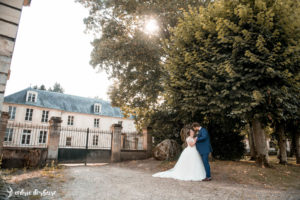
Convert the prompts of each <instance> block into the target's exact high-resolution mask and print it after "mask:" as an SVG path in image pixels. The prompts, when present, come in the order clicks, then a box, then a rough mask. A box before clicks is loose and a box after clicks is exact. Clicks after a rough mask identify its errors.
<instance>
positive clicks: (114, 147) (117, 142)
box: [111, 124, 122, 162]
mask: <svg viewBox="0 0 300 200" xmlns="http://www.w3.org/2000/svg"><path fill="white" fill-rule="evenodd" d="M121 133H122V125H121V124H113V125H112V142H111V162H119V161H121Z"/></svg>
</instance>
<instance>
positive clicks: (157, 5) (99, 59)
mask: <svg viewBox="0 0 300 200" xmlns="http://www.w3.org/2000/svg"><path fill="white" fill-rule="evenodd" d="M77 2H80V3H81V4H82V5H84V6H85V7H86V8H88V9H89V16H88V17H87V18H86V19H85V24H86V26H87V30H88V31H90V32H92V33H94V34H95V38H96V39H95V40H94V41H93V42H92V45H93V51H92V53H91V64H92V66H93V67H94V68H99V69H101V70H106V71H107V72H108V74H109V75H110V77H111V78H113V79H115V80H116V81H115V84H114V85H112V87H111V88H110V92H109V94H110V98H111V100H112V104H113V105H114V106H118V107H121V109H122V110H123V111H124V112H125V113H128V114H129V113H130V114H133V115H135V116H136V117H137V121H138V122H141V124H140V125H141V126H142V124H145V123H147V121H149V119H148V116H150V115H151V113H153V112H154V110H155V109H156V108H157V106H159V104H158V103H159V97H160V96H161V93H162V92H163V85H162V79H163V72H162V67H161V64H162V62H163V61H164V57H165V53H164V51H163V49H162V41H163V40H164V39H166V38H169V36H170V33H169V29H168V28H170V27H174V26H175V25H176V23H177V20H178V17H180V16H181V15H182V13H183V10H181V9H187V8H188V5H191V6H200V5H207V4H208V3H209V2H210V0H186V1H182V0H154V1H144V0H137V1H135V0H134V1H132V0H124V1H119V0H77ZM150 19H154V20H156V21H157V24H158V26H159V31H158V32H157V33H154V34H152V35H151V34H146V33H145V32H144V31H143V28H144V26H145V24H146V23H147V21H149V20H150Z"/></svg>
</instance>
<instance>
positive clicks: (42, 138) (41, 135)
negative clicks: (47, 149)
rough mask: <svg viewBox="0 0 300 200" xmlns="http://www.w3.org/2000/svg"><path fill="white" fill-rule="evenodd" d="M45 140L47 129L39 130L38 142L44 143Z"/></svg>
mask: <svg viewBox="0 0 300 200" xmlns="http://www.w3.org/2000/svg"><path fill="white" fill-rule="evenodd" d="M46 140H47V131H40V136H39V143H41V144H45V143H46Z"/></svg>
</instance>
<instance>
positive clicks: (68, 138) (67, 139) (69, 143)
mask: <svg viewBox="0 0 300 200" xmlns="http://www.w3.org/2000/svg"><path fill="white" fill-rule="evenodd" d="M71 141H72V138H71V137H67V138H66V146H71Z"/></svg>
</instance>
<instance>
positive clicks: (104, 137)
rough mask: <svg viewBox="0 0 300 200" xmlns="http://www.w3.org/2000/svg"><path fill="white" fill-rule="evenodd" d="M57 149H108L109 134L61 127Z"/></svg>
mask: <svg viewBox="0 0 300 200" xmlns="http://www.w3.org/2000/svg"><path fill="white" fill-rule="evenodd" d="M87 141H88V142H87ZM59 147H60V148H82V149H110V148H111V132H110V131H103V130H98V129H89V128H87V129H81V128H73V127H61V131H60V141H59Z"/></svg>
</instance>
